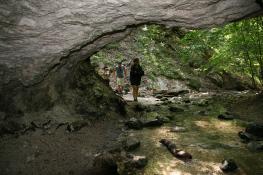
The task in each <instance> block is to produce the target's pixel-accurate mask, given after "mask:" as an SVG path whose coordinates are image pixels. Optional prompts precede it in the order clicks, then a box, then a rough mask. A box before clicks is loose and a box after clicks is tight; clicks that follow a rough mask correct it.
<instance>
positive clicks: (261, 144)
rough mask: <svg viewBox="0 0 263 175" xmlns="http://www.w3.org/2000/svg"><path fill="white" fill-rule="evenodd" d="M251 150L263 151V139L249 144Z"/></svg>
mask: <svg viewBox="0 0 263 175" xmlns="http://www.w3.org/2000/svg"><path fill="white" fill-rule="evenodd" d="M247 147H248V149H249V150H250V151H263V141H253V142H250V143H248V144H247Z"/></svg>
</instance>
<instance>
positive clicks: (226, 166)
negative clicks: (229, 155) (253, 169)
mask: <svg viewBox="0 0 263 175" xmlns="http://www.w3.org/2000/svg"><path fill="white" fill-rule="evenodd" d="M220 169H221V170H222V171H223V172H225V173H228V172H233V171H236V170H237V169H238V166H237V164H236V162H235V161H234V160H233V159H227V160H223V161H222V163H221V165H220Z"/></svg>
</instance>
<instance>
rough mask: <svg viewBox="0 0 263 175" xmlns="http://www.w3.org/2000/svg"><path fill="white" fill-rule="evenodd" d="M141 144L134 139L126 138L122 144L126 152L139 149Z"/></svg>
mask: <svg viewBox="0 0 263 175" xmlns="http://www.w3.org/2000/svg"><path fill="white" fill-rule="evenodd" d="M140 145H141V142H140V141H139V140H138V139H136V138H127V140H125V142H124V149H125V150H126V151H133V150H135V149H137V148H138V147H140Z"/></svg>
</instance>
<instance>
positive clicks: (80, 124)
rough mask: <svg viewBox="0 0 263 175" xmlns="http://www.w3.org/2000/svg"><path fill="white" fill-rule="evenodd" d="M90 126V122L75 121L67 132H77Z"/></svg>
mask: <svg viewBox="0 0 263 175" xmlns="http://www.w3.org/2000/svg"><path fill="white" fill-rule="evenodd" d="M85 126H89V122H88V121H85V120H80V121H75V122H72V123H70V124H68V126H67V131H69V132H75V131H79V130H81V128H83V127H85Z"/></svg>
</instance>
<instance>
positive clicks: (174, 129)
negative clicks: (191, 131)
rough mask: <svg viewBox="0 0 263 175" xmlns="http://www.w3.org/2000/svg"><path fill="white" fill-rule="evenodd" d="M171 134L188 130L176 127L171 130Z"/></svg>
mask: <svg viewBox="0 0 263 175" xmlns="http://www.w3.org/2000/svg"><path fill="white" fill-rule="evenodd" d="M170 132H186V128H185V127H181V126H174V127H172V128H171V129H170Z"/></svg>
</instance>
